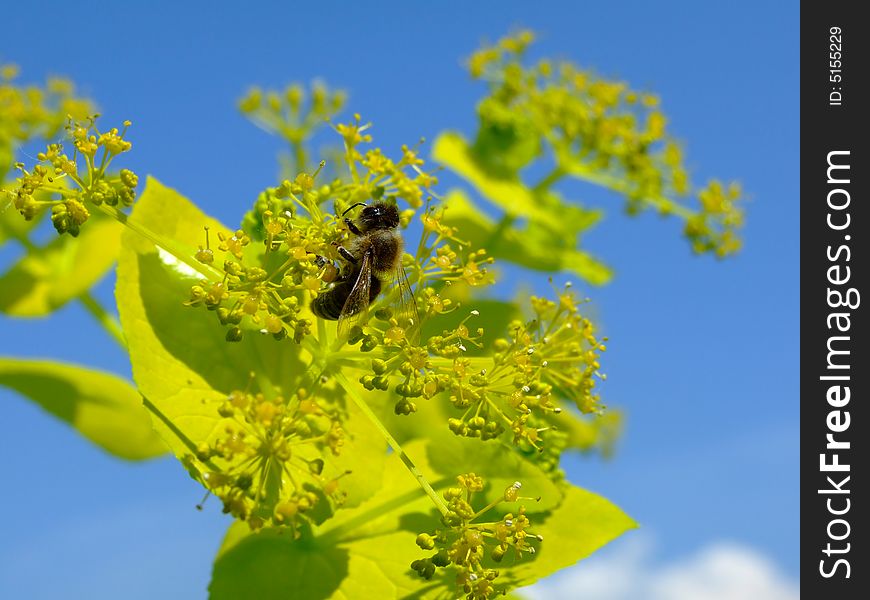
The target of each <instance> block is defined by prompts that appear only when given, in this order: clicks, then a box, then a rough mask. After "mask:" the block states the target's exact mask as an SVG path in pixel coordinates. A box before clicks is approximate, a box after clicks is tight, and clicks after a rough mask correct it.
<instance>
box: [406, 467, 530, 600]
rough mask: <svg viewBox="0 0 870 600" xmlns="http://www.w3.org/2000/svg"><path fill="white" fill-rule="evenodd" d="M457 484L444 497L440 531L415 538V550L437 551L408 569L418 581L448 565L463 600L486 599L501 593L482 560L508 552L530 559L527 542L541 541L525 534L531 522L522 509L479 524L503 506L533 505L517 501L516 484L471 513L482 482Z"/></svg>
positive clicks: (463, 478)
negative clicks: (453, 570) (490, 513)
mask: <svg viewBox="0 0 870 600" xmlns="http://www.w3.org/2000/svg"><path fill="white" fill-rule="evenodd" d="M456 479H457V483H458V484H459V485H458V486H456V487H451V488H448V489H447V491H445V492H444V500H445V501H446V503H447V508H448V512H447V514H446V515H445V516H444V518H443V523H444V528H443V529H438V530H436V531H435V532H434V533H426V532H424V533H421V534H420V535H418V536H417V545H418V546H419V547H420V548H421V549H423V550H435V549H437V552H436V553H435V554H433V555H431V556H430V557H428V558H423V559H419V560H415V561H414V562H412V563H411V568H412V569H414V570H415V571H416V572H417V574H418V575H420V577H422V578H424V579H431V578H432V577H433V576H434V575H435V573H436V571H437V569H438V568H446V567H449V566H450V565H453V568H455V569H456V571H457V574H456V585H457V588H458V589H459V590H461V592H462V594H464V596H465V598H467V599H468V600H486V599H488V598H491V597H493V596H495V595H496V594H500V593H503V591H502V590H497V589H496V587H495V580H496V579H497V578H498V575H499V573H498V571H497V570H496V569H491V568H487V567H486V566H484V564H483V563H484V560H485V559H486V558H487V557H488V558H490V559H492V560H493V561H495V562H497V563H498V562H501V561H502V559H503V558H504V557H505V555H506V554H507V553H508V552H511V551H512V552H513V554H514V556H515V558H520V557H522V556H523V554H524V553H526V554H534V553H535V546H533V545H532V543H531V542H537V543H540V542H541V541H543V538H542V537H541V536H538V535H535V534H534V533H532V532H531V531H530V530H529V529H530V527H531V523H530V522H529V519H528V517H526V509H525V507H524V506H520V507H519V509H518V510H517V513H516V515H514V514H513V513H508V514H506V515H504V516H503V517H501V518H500V519H498V520H496V521H488V522H479V521H478V519H480V517H482V516H484V515H485V514H487V513H488V512H489V511H491V510H493V509H494V508H496V507H497V506H498V505H499V504H501V503H503V502H508V503H514V502H517V501H518V500H524V499H525V500H533V499H532V498H520V497H519V490H520V488H521V487H522V486H521V484H520V483H519V482H515V483H513V484H512V485H510V486H508V487H507V489H505V491H504V493H503V494H502V496H501V497H500V498H497V499H496V500H495V501H494V502H491V503H490V504H488V505H486V506H485V507H483V508H481V509H479V510H475V508H474V505H473V500H474V495H475V494H477V493H480V492H482V491H483V488H484V481H483V478H481V477H480V476H478V475H475V474H474V473H467V474H465V475H460V476H459V477H457V478H456Z"/></svg>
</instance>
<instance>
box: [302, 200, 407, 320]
mask: <svg viewBox="0 0 870 600" xmlns="http://www.w3.org/2000/svg"><path fill="white" fill-rule="evenodd" d="M357 206H362V207H363V209H362V210H361V211H360V214H359V216H358V217H357V218H356V220H351V219H349V218H347V217H345V215H346V214H347V213H348V212H350V211H351V210H353V209H354V208H356V207H357ZM342 217H343V218H344V223H345V225H346V226H347V228H348V230H349V231H350V232H351V233H352V234H353V235H354V236H355V237H354V238H352V239H351V241H350V243H349V244H348V247H347V248H345V247H344V246H339V247H338V253H339V255H340V256H341V257H342V258H343V259H344V260H345V261H346V264H345V265H344V267H343V268H342V270H341V272H340V273H339V274H338V276H337V277H336V278H335V279H334V281H333V283H332V287H331V288H330V289H328V290H326V291H324V292H322V293H320V294H319V295H318V296H317V297H316V298H314V300H312V301H311V312H313V313H314V314H315V315H317V316H318V317H320V318H321V319H327V320H330V321H335V320H338V336H339V337H345V336H346V335H347V333H348V331H349V330H350V328H351V327H352V326H353V325H355V324H356V323H358V322H359V321H360V320H362V318H363V317H364V316H365V314H366V312H367V310H368V307H369V304H371V303H372V302H374V300H375V298H377V297H378V294H380V293H381V292H382V291H384V285H385V284H389V283H393V284H394V285H395V286H398V288H399V303H398V311H397V312H398V317H399V319H400V322H402V321H404V323H403V325H404V326H406V327H407V328H408V329H412V328H415V327H416V325H417V305H416V302H415V301H414V294H413V293H412V292H411V286H410V285H409V283H408V278H407V276H406V275H405V270H404V269H403V268H402V252H403V249H404V243H403V241H402V235H401V234H400V233H399V231H398V228H399V209H398V208H397V207H396V206H395V205H394V204H388V203H386V202H375V203H373V204H370V205H367V204H364V203H362V202H358V203H356V204H354V205H353V206H351V207H350V208H348V209H347V210H346V211H344V213H342Z"/></svg>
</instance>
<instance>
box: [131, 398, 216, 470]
mask: <svg viewBox="0 0 870 600" xmlns="http://www.w3.org/2000/svg"><path fill="white" fill-rule="evenodd" d="M142 406H144V407H145V408H146V409H147V410H148V411H149V412H150V413H151V414H153V415H154V416H155V417H157V419H159V420H160V422H161V423H163V424H164V425H166V427H167V428H168V429H169V430H170V431H171V432H172V433H173V434H175V437H177V438H178V439H179V441H181V443H182V444H184V446H185V447H186V448H187V449H188V450H190V452H191V453H192V454H193V455H194V456H196V454H197V448H196V444H194V443H193V440H191V439H190V438H189V437H187V436H186V435H184V432H183V431H181V430H180V429H179V428H178V426H177V425H176V424H175V423H173V422H172V420H171V419H169V417H167V416H166V415H164V414H163V413H162V412H161V411H160V409H159V408H157V407H156V406H154V403H153V402H151V400H149V399H148V398H146V397H145V396H144V395H143V396H142ZM202 463H203V464H204V465H206V466H207V467H209V468H211V469H214V470H218V467H217V466H216V465H215V464H214V463H213V462H211V461H210V460H204V461H202Z"/></svg>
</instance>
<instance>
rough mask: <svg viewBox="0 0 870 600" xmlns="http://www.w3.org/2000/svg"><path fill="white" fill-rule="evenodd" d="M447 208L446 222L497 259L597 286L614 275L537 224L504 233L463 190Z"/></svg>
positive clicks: (449, 198) (455, 192) (456, 192)
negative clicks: (572, 275)
mask: <svg viewBox="0 0 870 600" xmlns="http://www.w3.org/2000/svg"><path fill="white" fill-rule="evenodd" d="M444 204H445V205H446V206H447V207H448V208H447V210H446V211H445V212H444V219H443V220H444V222H445V223H446V224H448V225H450V226H452V227H456V228H457V229H458V230H459V231H460V232H462V237H463V238H464V239H465V240H466V241H468V242H469V243H470V244H471V246H472V247H473V248H485V249H486V250H487V252H488V253H489V254H491V255H492V256H494V257H495V258H496V259H502V260H506V261H509V262H512V263H515V264H518V265H520V266H523V267H526V268H528V269H534V270H536V271H545V272H560V271H567V272H571V273H575V274H576V275H578V276H579V277H582V278H583V279H584V280H586V281H588V282H589V283H592V284H594V285H602V284H604V283H607V282H608V281H610V279H611V277H612V275H613V274H612V271H611V270H610V268H609V267H607V266H606V265H604V264H603V263H601V262H600V261H599V260H598V259H596V258H594V257H593V256H591V255H590V254H588V253H587V252H584V251H582V250H577V249H576V248H575V247H574V246H573V243H572V244H569V243H567V242H566V240H565V239H563V238H560V237H559V236H557V235H554V234H553V232H552V231H548V230H546V229H544V228H543V227H541V226H540V225H536V224H535V222H533V221H529V222H528V223H527V224H526V226H525V227H517V226H516V225H514V226H511V227H507V228H503V229H501V228H499V227H498V225H497V224H496V223H494V222H493V221H492V220H491V219H490V218H489V217H487V216H486V215H485V214H483V212H481V211H480V209H479V208H477V207H476V206H474V205H473V204H472V203H471V201H470V200H469V199H468V197H467V196H466V195H465V194H464V193H463V192H461V191H459V190H453V191H451V192H450V193H449V194H447V196H446V197H445V199H444Z"/></svg>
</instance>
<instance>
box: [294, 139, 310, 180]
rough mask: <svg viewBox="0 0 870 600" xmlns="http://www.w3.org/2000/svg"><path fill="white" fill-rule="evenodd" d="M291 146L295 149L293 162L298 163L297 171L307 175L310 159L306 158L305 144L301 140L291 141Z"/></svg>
mask: <svg viewBox="0 0 870 600" xmlns="http://www.w3.org/2000/svg"><path fill="white" fill-rule="evenodd" d="M290 146H291V147H292V148H293V160H294V161H295V162H296V171H297V172H299V173H307V172H308V167H307V163H308V159H307V157H306V156H305V144H303V143H302V142H301V141H299V140H290Z"/></svg>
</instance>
